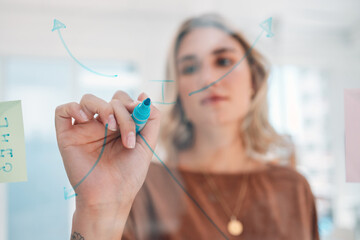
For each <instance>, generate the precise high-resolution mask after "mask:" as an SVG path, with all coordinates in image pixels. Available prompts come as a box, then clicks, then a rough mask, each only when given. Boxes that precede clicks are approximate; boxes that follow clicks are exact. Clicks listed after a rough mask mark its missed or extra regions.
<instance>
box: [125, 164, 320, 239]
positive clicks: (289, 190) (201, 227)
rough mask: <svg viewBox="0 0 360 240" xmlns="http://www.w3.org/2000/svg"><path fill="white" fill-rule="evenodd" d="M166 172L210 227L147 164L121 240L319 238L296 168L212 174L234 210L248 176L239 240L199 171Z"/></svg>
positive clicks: (310, 202)
mask: <svg viewBox="0 0 360 240" xmlns="http://www.w3.org/2000/svg"><path fill="white" fill-rule="evenodd" d="M170 170H171V172H172V174H173V175H174V176H175V177H176V178H177V179H178V181H179V182H180V183H181V184H182V185H183V186H184V188H185V189H186V191H187V192H188V193H189V194H190V195H191V197H192V198H193V199H195V201H196V202H197V203H198V204H199V206H200V207H201V208H202V209H203V210H204V212H205V214H206V215H207V216H208V217H209V218H210V219H211V220H212V221H213V222H214V224H213V223H211V221H210V220H209V218H207V217H206V215H205V214H204V213H203V212H202V211H201V210H200V208H199V207H198V206H197V205H196V204H195V203H194V202H193V201H192V200H191V198H190V197H189V196H188V195H187V194H186V193H184V191H183V190H182V189H181V187H180V186H179V185H178V184H177V183H176V182H175V181H174V180H173V178H171V176H170V174H169V173H168V172H167V170H166V169H165V168H164V167H163V166H162V165H160V164H157V163H151V164H150V168H149V171H148V175H147V177H146V180H145V183H144V185H143V186H142V188H141V189H140V191H139V193H138V194H137V196H136V198H135V200H134V203H133V206H132V209H131V211H130V215H129V217H128V220H127V222H126V225H125V229H124V233H123V237H122V239H125V240H126V239H139V240H143V239H171V240H175V239H176V240H178V239H196V240H197V239H243V240H245V239H246V240H248V239H249V240H250V239H251V240H267V239H269V240H278V239H279V240H282V239H284V240H310V239H311V240H312V239H319V235H318V227H317V215H316V208H315V201H314V197H313V194H312V192H311V189H310V186H309V184H308V182H307V181H306V180H305V178H304V177H303V176H302V175H300V174H299V173H298V172H296V171H295V170H292V169H290V168H287V167H282V166H279V165H273V164H267V165H266V168H263V169H261V170H256V171H254V172H249V173H236V174H225V173H213V174H210V176H211V177H212V178H213V179H214V182H215V184H216V186H217V188H218V190H219V191H220V192H221V194H222V195H221V196H222V198H223V199H224V200H225V201H226V203H227V204H228V206H229V208H230V209H234V208H235V205H236V198H237V195H238V193H239V189H238V187H239V186H242V185H241V184H242V182H243V179H244V177H245V175H248V176H247V177H248V180H247V184H248V188H247V192H246V195H245V196H244V199H243V201H242V204H241V206H240V211H239V214H238V216H237V219H239V220H240V221H241V222H242V223H243V226H244V230H243V233H242V234H241V235H240V236H237V237H234V236H231V235H230V234H229V232H228V231H227V224H228V222H229V217H228V216H227V214H226V212H225V211H224V209H223V208H222V205H221V204H220V203H219V202H218V201H217V198H216V197H215V195H214V194H213V191H212V188H211V187H210V186H209V184H208V182H207V181H206V178H204V176H203V175H202V173H200V172H193V171H185V170H178V169H176V168H170ZM215 225H216V226H215ZM221 232H222V233H221Z"/></svg>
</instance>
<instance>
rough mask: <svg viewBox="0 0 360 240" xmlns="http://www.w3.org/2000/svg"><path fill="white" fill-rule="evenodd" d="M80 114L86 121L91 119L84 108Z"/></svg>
mask: <svg viewBox="0 0 360 240" xmlns="http://www.w3.org/2000/svg"><path fill="white" fill-rule="evenodd" d="M80 116H81V118H82V119H83V120H84V121H88V120H89V119H88V117H87V116H86V114H85V112H84V111H83V110H82V109H80Z"/></svg>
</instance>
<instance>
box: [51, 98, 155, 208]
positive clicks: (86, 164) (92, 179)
mask: <svg viewBox="0 0 360 240" xmlns="http://www.w3.org/2000/svg"><path fill="white" fill-rule="evenodd" d="M146 98H147V96H146V95H145V94H144V93H143V94H141V95H140V96H139V98H138V101H133V100H132V99H131V98H130V97H129V96H128V95H127V94H126V93H125V92H122V91H118V92H116V93H115V95H114V97H113V99H112V100H111V102H110V103H108V102H106V101H104V100H102V99H100V98H97V97H95V96H93V95H90V94H87V95H84V96H83V98H82V99H81V101H80V104H78V103H75V102H73V103H67V104H64V105H61V106H59V107H57V109H56V113H55V126H56V136H57V141H58V146H59V149H60V153H61V156H62V158H63V161H64V166H65V169H66V172H67V175H68V178H69V180H70V183H71V185H72V186H73V187H74V186H76V185H77V184H78V183H79V182H80V181H81V179H82V178H83V177H84V176H85V175H86V174H87V173H88V172H89V171H90V169H91V168H92V167H93V166H94V164H95V162H96V160H97V159H98V157H99V154H100V152H101V149H102V147H103V143H104V137H105V125H106V124H108V132H107V139H106V145H105V149H104V152H103V155H102V157H101V159H100V161H99V162H98V164H97V165H96V167H95V168H94V169H93V171H92V172H91V173H90V174H89V175H88V176H87V177H86V179H85V180H84V181H83V182H81V184H80V185H78V186H77V187H76V188H75V192H76V193H77V194H78V196H77V197H76V207H77V209H78V208H84V209H95V211H102V209H104V210H105V209H107V210H108V209H116V208H118V207H119V206H120V205H121V204H131V203H132V201H133V200H134V198H135V196H136V194H137V192H138V191H139V190H140V187H141V186H142V184H143V183H144V180H145V177H146V174H147V171H148V168H149V164H150V160H151V157H152V152H151V150H150V149H149V148H148V147H147V146H146V144H145V143H144V141H143V140H142V139H141V138H140V137H139V136H136V133H135V123H134V121H133V120H132V118H131V113H132V111H133V110H134V108H135V107H136V106H137V105H138V104H139V103H140V101H142V100H144V99H146ZM95 114H98V116H96V117H95ZM72 118H74V119H75V122H74V124H73V123H72ZM159 127H160V111H159V110H158V109H157V108H156V107H154V106H151V114H150V118H149V119H148V122H147V124H146V125H145V127H144V129H143V130H142V131H141V134H142V136H143V137H144V138H145V139H146V140H147V142H148V143H149V145H150V146H151V147H152V148H155V145H156V141H157V138H158V133H159ZM120 135H121V137H120Z"/></svg>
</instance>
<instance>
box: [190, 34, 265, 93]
mask: <svg viewBox="0 0 360 240" xmlns="http://www.w3.org/2000/svg"><path fill="white" fill-rule="evenodd" d="M264 31H265V30H263V31H262V32H261V33H260V34H259V36H258V37H257V38H256V40H255V41H254V43H253V44H252V46H251V47H250V48H249V49H248V50H247V51H246V53H245V55H244V56H243V57H242V58H241V59H240V60H239V61H238V62H237V63H236V64H235V65H234V66H233V67H232V68H231V69H230V70H229V71H228V72H227V73H225V74H224V75H223V76H222V77H220V78H219V79H218V80H216V81H214V82H212V83H210V84H209V85H207V86H205V87H203V88H201V89H199V90H196V91H193V92H191V93H189V96H191V95H193V94H195V93H198V92H201V91H203V90H205V89H208V88H209V87H211V86H212V85H214V84H216V83H217V82H219V81H221V80H222V79H224V78H225V77H226V76H227V75H229V74H230V73H231V72H232V71H233V70H234V69H235V68H236V67H237V66H239V64H240V63H241V62H242V61H243V60H244V59H245V58H246V57H247V56H248V55H249V54H250V52H251V50H252V49H253V48H254V47H255V44H256V43H257V42H258V41H259V39H260V37H261V35H262V34H263V33H264Z"/></svg>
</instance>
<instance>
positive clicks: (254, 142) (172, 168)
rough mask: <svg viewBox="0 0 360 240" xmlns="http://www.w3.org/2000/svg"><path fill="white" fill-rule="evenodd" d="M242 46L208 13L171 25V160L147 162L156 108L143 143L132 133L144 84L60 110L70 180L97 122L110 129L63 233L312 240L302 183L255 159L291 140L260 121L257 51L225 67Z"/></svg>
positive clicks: (261, 76) (91, 149) (310, 209)
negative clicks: (137, 90) (137, 91)
mask: <svg viewBox="0 0 360 240" xmlns="http://www.w3.org/2000/svg"><path fill="white" fill-rule="evenodd" d="M249 48H250V46H249V44H248V43H247V42H246V41H245V39H244V38H243V37H242V36H241V35H240V34H239V33H237V32H236V31H234V30H232V28H231V27H230V26H229V25H227V24H226V23H225V22H224V21H223V20H222V19H221V18H220V17H217V16H214V15H204V16H201V17H197V18H192V19H189V20H188V21H186V22H185V23H184V24H183V25H182V26H181V27H180V29H179V32H178V34H177V36H176V38H175V41H174V44H173V47H172V49H171V51H170V57H169V61H168V69H167V75H168V76H167V79H174V80H175V82H176V84H175V85H176V87H175V89H176V90H175V91H174V92H173V94H175V96H174V97H176V100H177V101H176V104H175V105H174V106H172V107H171V110H170V113H169V114H168V115H167V116H164V122H163V124H162V127H163V129H162V130H163V131H162V138H163V139H162V140H163V143H164V147H165V148H164V149H165V150H166V152H167V160H168V161H167V162H166V163H167V166H168V169H167V168H165V167H164V166H162V165H160V164H157V163H151V164H150V162H151V157H152V155H153V153H152V149H154V147H155V145H156V142H157V138H158V132H159V128H160V112H159V110H158V109H157V108H156V107H154V106H152V109H151V115H150V118H149V120H148V123H147V124H146V126H145V128H144V129H143V130H142V131H141V135H142V136H143V138H144V139H145V140H146V142H147V143H148V144H149V146H147V145H146V144H147V143H145V142H144V141H143V140H142V139H141V137H140V136H136V135H135V133H134V131H135V125H134V122H133V121H132V119H131V116H130V114H131V112H132V110H133V109H134V107H135V106H136V105H137V104H138V103H139V101H142V100H143V99H145V98H146V97H147V95H146V94H144V93H143V94H141V95H140V96H139V97H138V101H133V100H132V99H131V98H130V97H129V96H128V95H127V94H126V93H124V92H122V91H118V92H116V93H115V95H114V97H113V99H112V100H111V101H110V102H109V103H108V102H105V101H104V100H102V99H99V98H97V97H95V96H93V95H85V96H83V98H82V100H81V101H80V103H68V104H65V105H62V106H59V107H58V108H57V110H56V119H55V120H56V130H57V139H58V144H59V149H60V152H61V154H62V157H63V161H64V165H65V168H66V171H67V174H68V177H69V180H70V182H71V184H72V186H75V185H76V184H77V183H78V182H79V181H80V180H81V178H82V177H83V176H85V175H86V173H87V172H88V171H89V169H90V168H91V167H92V166H93V164H94V161H95V160H96V159H97V158H98V156H99V154H100V152H101V148H102V144H103V141H104V132H105V125H106V124H108V129H109V132H108V133H107V136H106V147H105V150H104V153H103V155H102V157H101V161H99V163H98V165H97V166H96V168H95V169H94V171H93V172H92V173H91V174H90V175H89V176H88V177H87V178H86V180H85V181H83V182H82V183H81V185H79V187H77V188H76V192H77V194H78V195H77V197H76V210H75V213H74V216H73V229H72V239H85V240H89V239H252V240H253V239H262V240H264V239H271V240H274V239H299V240H300V239H301V240H306V239H318V238H319V237H318V231H317V219H316V209H315V203H314V197H313V195H312V193H311V190H310V187H309V185H308V183H307V181H306V180H305V179H304V177H302V176H301V175H300V174H298V173H297V172H296V171H294V170H292V169H291V168H289V167H284V166H280V165H279V164H277V165H275V164H270V163H266V161H264V158H265V156H269V155H271V154H273V155H274V153H275V154H276V153H281V152H282V153H287V152H289V149H290V150H291V145H290V144H289V143H288V141H287V140H286V139H285V138H284V137H281V136H280V135H278V134H277V133H276V132H275V131H274V129H273V128H272V127H271V126H270V124H269V122H268V119H267V104H266V94H267V70H266V68H265V65H264V60H263V58H262V57H261V55H260V54H259V53H258V52H256V51H255V50H254V49H252V51H251V53H250V54H249V55H248V56H247V58H245V59H244V60H243V61H241V63H240V64H239V65H238V66H236V67H235V68H234V69H231V68H232V67H233V66H235V64H236V63H238V62H240V60H241V58H242V57H243V56H244V55H245V54H246V52H247V50H249ZM230 71H231V72H230ZM227 72H230V74H228V75H226V76H225V77H224V78H223V79H222V80H221V81H218V82H216V83H215V84H213V85H212V86H211V87H209V88H206V89H204V90H202V91H198V92H196V93H195V94H192V95H191V96H189V93H190V92H194V91H197V90H199V89H202V88H204V87H206V86H208V85H209V84H211V83H213V82H214V81H215V80H216V79H219V78H220V77H222V76H223V75H224V74H226V73H227ZM95 114H98V116H97V117H96V118H94V115H95ZM166 117H167V118H166ZM72 118H74V119H75V122H74V124H72ZM120 135H121V137H120ZM149 147H150V148H151V149H150V148H149ZM280 151H281V152H280ZM290 152H291V151H290ZM277 156H278V158H277V159H275V160H276V161H280V160H284V159H285V160H286V159H289V158H290V156H291V154H285V155H284V154H283V155H282V157H279V156H280V155H279V154H277ZM156 161H157V160H156ZM145 178H146V181H145Z"/></svg>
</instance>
